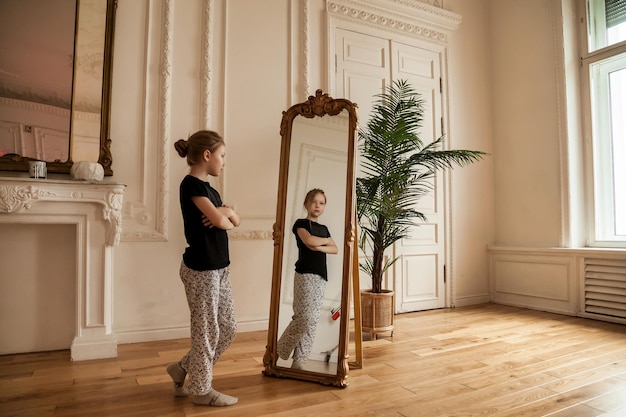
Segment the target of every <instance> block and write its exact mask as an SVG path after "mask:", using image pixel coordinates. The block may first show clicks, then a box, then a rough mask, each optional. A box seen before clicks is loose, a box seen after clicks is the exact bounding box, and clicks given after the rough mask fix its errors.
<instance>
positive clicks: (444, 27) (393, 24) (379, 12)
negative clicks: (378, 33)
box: [327, 0, 461, 44]
mask: <svg viewBox="0 0 626 417" xmlns="http://www.w3.org/2000/svg"><path fill="white" fill-rule="evenodd" d="M377 3H379V4H380V6H378V5H374V4H369V3H368V4H366V3H364V2H360V1H356V0H329V1H328V3H327V11H328V14H329V15H330V16H333V17H336V18H338V19H342V20H347V21H351V22H354V23H358V24H362V25H367V26H370V27H375V28H378V29H381V30H384V31H387V32H389V31H392V32H396V33H401V34H403V35H407V36H410V37H413V38H423V39H426V40H428V41H430V42H437V43H443V44H445V43H447V42H448V32H450V31H452V30H456V28H457V27H458V26H459V24H460V23H461V16H460V15H458V14H456V13H453V12H449V11H447V10H444V9H442V8H439V7H435V6H431V5H429V4H426V3H421V2H415V1H407V0H386V1H384V2H380V1H379V2H377ZM383 3H384V5H383Z"/></svg>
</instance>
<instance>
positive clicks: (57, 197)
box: [0, 177, 126, 246]
mask: <svg viewBox="0 0 626 417" xmlns="http://www.w3.org/2000/svg"><path fill="white" fill-rule="evenodd" d="M125 187H126V186H125V185H124V184H118V183H113V182H97V183H91V182H86V181H71V180H51V179H42V180H34V179H31V178H20V177H15V178H11V177H0V213H6V214H13V213H20V212H24V211H27V210H30V209H31V208H32V207H33V205H35V204H38V203H41V202H53V201H55V202H63V203H95V204H98V205H100V206H102V214H103V216H104V219H105V220H106V221H107V222H108V224H109V232H108V233H107V239H106V244H107V245H109V246H117V245H118V244H119V242H120V237H121V235H122V200H123V198H124V188H125Z"/></svg>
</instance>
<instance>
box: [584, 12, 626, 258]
mask: <svg viewBox="0 0 626 417" xmlns="http://www.w3.org/2000/svg"><path fill="white" fill-rule="evenodd" d="M586 5H587V7H586V21H587V25H586V26H587V36H586V37H585V38H586V41H587V42H586V45H583V51H582V52H581V61H582V68H583V76H582V80H583V88H584V91H585V92H586V94H584V95H586V96H587V97H588V100H587V103H586V107H585V108H586V109H587V110H586V113H587V114H586V117H585V118H584V120H585V122H586V123H585V132H586V137H587V138H588V139H589V142H590V146H588V148H587V150H588V153H590V155H588V159H587V161H588V162H589V169H588V171H587V174H588V176H589V177H590V178H591V179H590V181H589V186H590V188H591V189H590V190H589V191H590V195H592V196H593V198H592V199H590V207H589V212H590V219H589V220H590V221H589V223H590V230H589V237H588V244H589V245H590V246H597V247H619V246H623V247H626V121H625V119H626V117H625V116H626V0H586Z"/></svg>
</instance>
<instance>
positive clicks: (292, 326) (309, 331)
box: [278, 272, 326, 361]
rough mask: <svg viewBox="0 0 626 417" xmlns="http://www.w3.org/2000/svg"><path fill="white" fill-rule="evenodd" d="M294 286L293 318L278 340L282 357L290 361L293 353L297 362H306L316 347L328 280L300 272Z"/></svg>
mask: <svg viewBox="0 0 626 417" xmlns="http://www.w3.org/2000/svg"><path fill="white" fill-rule="evenodd" d="M293 285H294V288H293V316H292V317H291V322H290V323H289V325H288V326H287V328H286V329H285V331H284V332H283V335H282V336H281V337H280V339H279V340H278V356H280V357H281V358H282V359H288V358H289V355H290V354H291V352H292V351H293V359H294V360H296V361H306V360H307V359H308V358H309V355H310V354H311V349H312V348H313V339H314V338H315V333H316V332H317V323H318V321H319V318H320V310H321V308H322V302H323V301H324V289H325V288H326V281H325V280H324V279H323V278H322V277H321V276H319V275H317V274H300V273H298V272H296V274H295V276H294V281H293Z"/></svg>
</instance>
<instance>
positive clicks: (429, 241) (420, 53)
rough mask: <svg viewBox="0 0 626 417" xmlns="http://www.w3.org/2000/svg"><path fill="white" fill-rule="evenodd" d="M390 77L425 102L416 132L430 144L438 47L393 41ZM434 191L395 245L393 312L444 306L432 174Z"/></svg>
mask: <svg viewBox="0 0 626 417" xmlns="http://www.w3.org/2000/svg"><path fill="white" fill-rule="evenodd" d="M391 50H392V57H393V58H392V69H393V72H392V75H393V79H404V80H407V81H408V82H409V84H410V85H411V86H413V88H414V89H415V90H416V91H417V92H418V93H419V94H420V98H421V99H422V100H423V101H424V120H423V124H422V128H421V129H420V132H419V135H420V138H421V139H422V141H423V142H424V143H425V144H426V143H430V142H432V141H434V140H436V139H437V138H439V137H440V135H441V117H442V111H441V91H440V82H441V81H440V78H441V65H440V55H439V53H438V52H435V51H430V50H426V49H422V48H419V47H416V46H411V45H406V44H402V43H397V42H392V44H391ZM432 186H433V190H432V192H431V193H430V194H429V195H428V196H426V197H424V198H422V199H421V200H420V201H419V203H418V204H416V206H415V209H416V210H418V211H420V212H422V213H424V214H425V215H426V217H427V218H428V221H427V222H426V223H422V224H420V225H419V226H416V227H413V228H412V230H411V231H410V233H409V237H408V238H406V239H403V240H402V241H401V242H399V243H397V244H396V248H395V249H396V252H395V254H396V256H400V260H399V261H398V262H396V264H395V265H394V267H395V271H394V277H395V291H396V312H398V313H403V312H409V311H418V310H426V309H433V308H442V307H445V305H446V292H445V277H444V272H445V268H444V262H445V261H444V260H445V234H444V231H445V225H444V221H445V215H444V214H445V213H444V211H443V208H444V204H443V192H442V190H443V179H442V176H441V175H436V176H435V178H434V179H433V183H432Z"/></svg>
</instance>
